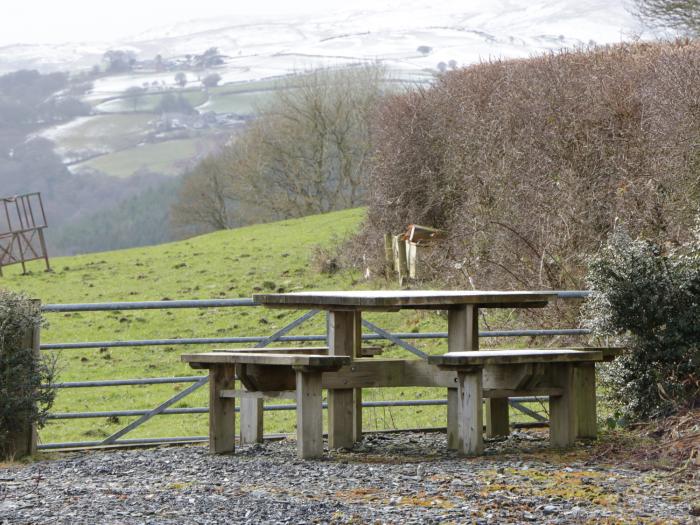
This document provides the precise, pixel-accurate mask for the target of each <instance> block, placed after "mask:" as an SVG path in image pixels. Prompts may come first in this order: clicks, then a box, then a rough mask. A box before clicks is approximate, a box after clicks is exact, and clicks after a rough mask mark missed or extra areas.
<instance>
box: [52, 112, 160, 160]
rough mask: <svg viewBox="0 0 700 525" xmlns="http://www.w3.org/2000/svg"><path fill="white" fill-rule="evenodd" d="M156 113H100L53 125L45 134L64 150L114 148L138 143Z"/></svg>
mask: <svg viewBox="0 0 700 525" xmlns="http://www.w3.org/2000/svg"><path fill="white" fill-rule="evenodd" d="M153 118H154V117H153V115H136V114H135V115H96V116H92V117H81V118H78V119H76V120H74V121H72V122H70V123H68V124H64V125H62V126H58V127H55V128H51V129H49V130H48V131H46V132H45V133H44V136H46V137H47V138H49V139H50V140H53V141H54V142H55V143H56V147H57V149H58V151H59V153H61V154H65V153H67V152H70V151H114V150H119V149H124V148H128V147H130V146H135V145H136V144H138V143H139V142H141V141H142V140H143V139H144V138H145V136H146V133H147V131H148V129H149V123H150V122H151V121H152V120H153Z"/></svg>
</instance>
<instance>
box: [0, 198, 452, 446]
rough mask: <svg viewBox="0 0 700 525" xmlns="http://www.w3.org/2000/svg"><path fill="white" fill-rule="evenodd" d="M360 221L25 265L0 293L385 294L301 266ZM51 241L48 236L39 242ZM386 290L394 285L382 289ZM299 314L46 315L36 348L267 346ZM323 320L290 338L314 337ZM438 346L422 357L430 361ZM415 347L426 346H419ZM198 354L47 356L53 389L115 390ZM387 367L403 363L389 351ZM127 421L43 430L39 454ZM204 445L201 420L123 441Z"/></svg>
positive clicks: (393, 321) (389, 418) (65, 406)
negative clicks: (55, 377) (231, 340)
mask: <svg viewBox="0 0 700 525" xmlns="http://www.w3.org/2000/svg"><path fill="white" fill-rule="evenodd" d="M363 217H364V210H362V209H355V210H348V211H342V212H336V213H329V214H325V215H319V216H314V217H308V218H303V219H294V220H288V221H284V222H278V223H274V224H263V225H255V226H250V227H246V228H240V229H236V230H229V231H221V232H217V233H213V234H209V235H204V236H200V237H196V238H192V239H189V240H184V241H180V242H175V243H170V244H165V245H160V246H154V247H147V248H136V249H129V250H122V251H115V252H107V253H95V254H89V255H81V256H75V257H63V258H56V259H53V260H52V266H53V268H54V272H53V273H45V272H43V271H42V265H41V264H40V263H32V264H30V266H29V267H30V269H31V270H32V273H30V274H29V275H26V276H23V275H21V274H20V271H19V267H11V268H6V269H5V270H4V271H5V277H3V278H0V286H2V287H5V288H10V289H13V290H23V291H25V292H27V293H28V294H29V295H31V296H33V297H37V298H40V299H41V301H42V302H43V303H74V302H109V301H143V300H161V299H210V298H239V297H250V296H251V294H253V293H254V292H256V291H261V290H264V291H278V290H279V291H282V290H284V291H296V290H310V289H351V288H362V287H364V288H369V287H383V286H387V283H386V282H385V281H384V280H380V281H378V282H367V281H365V280H364V279H363V277H362V276H361V275H360V273H359V272H356V271H343V272H339V273H336V274H334V275H331V276H329V275H325V274H319V273H317V272H316V271H315V270H314V267H313V264H311V261H312V256H313V253H314V250H315V247H316V246H324V247H329V246H331V245H333V244H334V243H337V242H339V241H340V240H342V239H343V238H344V237H345V236H347V235H348V234H350V233H352V232H354V231H356V230H357V228H358V226H359V224H360V222H361V221H362V219H363ZM49 235H50V231H49ZM390 285H391V286H393V283H391V284H390ZM300 314H301V312H296V311H284V310H265V309H263V308H253V307H246V308H229V309H223V308H221V309H202V310H191V309H188V310H169V311H168V310H165V311H125V312H108V313H107V312H95V313H66V314H47V315H46V317H47V320H48V323H49V324H48V327H47V328H46V329H45V330H44V331H43V333H42V341H43V342H45V343H50V342H69V341H106V340H125V339H151V338H177V337H180V338H182V337H226V336H249V335H260V336H264V335H269V334H272V333H274V332H275V331H276V330H278V329H280V328H282V327H283V326H285V325H286V324H287V323H289V322H290V321H292V320H293V319H295V318H296V317H298V316H299V315H300ZM368 318H369V319H370V320H372V321H373V322H376V323H378V324H379V325H380V326H383V327H388V328H393V329H399V328H400V329H402V330H414V331H428V330H433V329H443V330H444V328H445V327H444V320H443V319H442V318H441V317H440V316H438V315H435V314H429V313H425V312H411V311H407V312H405V313H403V314H402V315H401V316H398V315H396V314H370V315H369V316H368ZM324 329H325V326H324V318H323V316H322V315H319V316H317V317H316V318H314V319H312V320H311V321H310V322H309V323H308V324H306V325H304V326H302V327H300V328H298V329H297V331H296V332H295V333H306V334H321V333H324ZM438 344H439V343H438V342H433V343H430V344H428V345H427V347H428V348H432V349H435V348H436V347H437V345H438ZM424 346H425V345H424ZM206 349H208V348H207V347H203V346H198V347H187V346H183V345H177V346H170V347H162V346H160V347H139V348H111V349H94V350H64V351H60V352H58V356H59V366H60V377H59V379H60V380H62V381H77V380H95V379H126V378H136V377H165V376H175V375H196V374H197V373H199V372H197V371H193V370H191V369H190V368H188V367H186V366H184V365H182V364H181V363H180V362H179V355H180V354H181V353H184V352H186V351H192V350H199V351H203V350H206ZM389 355H403V356H405V355H406V353H405V352H403V351H401V350H397V349H394V350H391V352H390V353H389ZM186 386H187V385H181V384H177V385H173V384H169V385H158V386H138V387H133V386H127V387H117V388H87V389H70V390H62V391H60V393H59V397H58V401H57V404H56V406H55V408H54V411H55V412H68V411H97V410H109V409H112V410H114V409H146V408H152V407H155V406H156V405H158V404H159V403H160V402H162V401H164V400H166V399H167V398H168V397H170V396H172V395H174V394H175V393H176V391H178V390H180V389H182V388H185V387H186ZM400 390H401V391H399V392H397V393H396V396H394V398H397V399H406V398H407V397H408V396H419V397H420V396H423V397H426V396H428V397H429V396H434V397H441V396H442V393H440V392H432V393H431V392H425V391H423V392H417V391H416V390H415V389H400ZM205 394H206V393H205V391H204V389H202V390H201V391H200V392H198V393H197V394H195V395H193V396H190V397H187V398H185V399H184V400H183V401H182V402H181V403H179V404H178V405H176V406H178V407H188V406H189V407H197V406H206V395H205ZM388 396H389V394H387V392H386V391H383V392H381V393H374V392H371V391H369V392H368V393H367V395H366V399H367V400H372V399H383V398H389V397H388ZM443 412H444V410H443V409H431V408H427V407H426V408H417V409H413V408H409V409H391V410H389V409H383V408H377V409H371V410H367V411H366V416H365V417H366V420H367V421H366V424H367V427H368V428H383V427H391V426H393V425H394V424H396V425H403V426H418V425H424V426H430V425H440V424H444V413H443ZM129 421H130V418H124V417H121V418H119V419H118V421H115V420H112V421H109V420H107V419H106V418H101V419H80V420H68V421H53V422H51V423H50V424H49V425H48V426H47V427H46V428H45V429H44V430H43V431H42V432H41V438H42V440H43V442H55V441H67V440H68V441H87V440H96V439H100V438H101V437H104V436H107V435H109V434H111V433H113V432H114V431H116V430H118V429H119V428H121V426H124V425H125V424H127V423H128V422H129ZM266 422H267V423H266V431H267V432H281V431H285V432H289V431H292V430H293V428H294V413H293V412H274V413H269V414H268V417H267V418H266ZM204 434H206V416H205V415H199V416H160V417H156V418H154V419H152V420H151V421H149V422H148V423H147V424H146V425H144V426H143V427H140V428H139V429H137V430H136V431H135V432H133V433H131V434H129V435H128V436H127V437H154V436H167V435H171V436H177V435H204Z"/></svg>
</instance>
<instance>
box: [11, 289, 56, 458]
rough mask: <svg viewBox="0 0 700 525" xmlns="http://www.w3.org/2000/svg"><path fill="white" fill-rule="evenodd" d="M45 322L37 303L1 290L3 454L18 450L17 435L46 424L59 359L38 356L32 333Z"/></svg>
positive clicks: (13, 453)
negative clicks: (56, 362) (56, 361)
mask: <svg viewBox="0 0 700 525" xmlns="http://www.w3.org/2000/svg"><path fill="white" fill-rule="evenodd" d="M41 323H42V318H41V312H40V310H39V307H38V304H37V302H35V301H32V300H30V299H29V298H27V297H25V296H24V295H21V294H17V293H14V292H9V291H4V290H0V457H8V456H13V455H15V454H16V453H17V452H18V451H16V450H15V446H16V442H15V439H13V438H14V437H15V436H17V435H18V434H21V433H23V432H24V431H25V429H29V428H31V426H32V425H33V424H35V425H37V426H38V427H41V426H43V425H44V423H45V421H46V416H47V413H48V410H49V409H50V407H51V405H52V403H53V400H54V397H55V391H54V388H52V387H51V386H48V385H50V384H52V383H53V379H54V374H55V360H52V359H49V358H42V357H41V356H39V355H37V353H36V351H35V349H34V347H33V344H32V338H31V337H30V336H29V335H28V334H31V333H32V330H34V329H37V328H39V327H40V325H41ZM20 452H22V451H20Z"/></svg>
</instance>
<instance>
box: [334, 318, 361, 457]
mask: <svg viewBox="0 0 700 525" xmlns="http://www.w3.org/2000/svg"><path fill="white" fill-rule="evenodd" d="M355 319H356V313H355V312H354V311H352V310H350V311H332V312H330V314H329V316H328V354H329V355H337V356H354V355H356V354H357V353H359V349H358V350H357V351H356V350H355V345H356V337H355V334H356V330H355ZM356 425H357V420H356V417H355V393H354V391H353V389H352V388H343V389H330V390H328V448H331V449H333V448H348V449H349V448H352V446H353V444H354V431H355V428H356Z"/></svg>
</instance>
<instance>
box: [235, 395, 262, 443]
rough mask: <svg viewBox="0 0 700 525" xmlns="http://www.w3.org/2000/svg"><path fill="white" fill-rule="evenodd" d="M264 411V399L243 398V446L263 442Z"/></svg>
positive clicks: (241, 415) (241, 416) (241, 417)
mask: <svg viewBox="0 0 700 525" xmlns="http://www.w3.org/2000/svg"><path fill="white" fill-rule="evenodd" d="M263 410H264V400H263V399H262V398H255V397H243V398H241V411H240V419H241V421H240V423H241V445H243V444H250V443H262V442H263Z"/></svg>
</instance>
